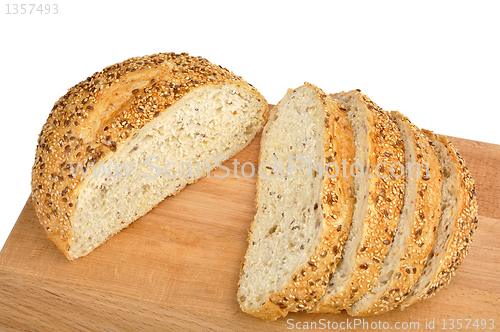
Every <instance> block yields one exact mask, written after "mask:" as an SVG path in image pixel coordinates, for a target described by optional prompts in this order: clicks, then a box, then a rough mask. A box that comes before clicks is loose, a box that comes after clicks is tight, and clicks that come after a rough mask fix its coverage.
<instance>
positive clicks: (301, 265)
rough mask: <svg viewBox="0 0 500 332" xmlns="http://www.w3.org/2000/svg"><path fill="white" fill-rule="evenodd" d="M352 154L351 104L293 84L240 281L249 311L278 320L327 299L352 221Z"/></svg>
mask: <svg viewBox="0 0 500 332" xmlns="http://www.w3.org/2000/svg"><path fill="white" fill-rule="evenodd" d="M353 156H354V143H353V137H352V130H351V126H350V124H349V122H348V121H347V118H346V112H345V110H341V109H340V108H339V105H338V103H337V102H336V101H334V100H333V99H332V98H331V97H330V96H327V95H326V94H325V93H324V92H323V91H321V90H320V89H318V88H317V87H315V86H313V85H311V84H307V83H306V84H305V85H303V86H301V87H299V88H297V89H294V90H289V91H288V92H287V94H286V95H285V97H284V98H283V99H282V100H281V101H280V102H279V103H278V105H276V106H275V107H274V109H273V110H272V111H271V113H270V116H269V120H268V123H267V124H266V126H265V127H264V130H263V134H262V140H261V151H260V157H259V177H258V180H257V198H256V207H257V213H256V215H255V219H254V221H253V222H252V224H251V226H250V232H249V237H248V249H247V252H246V255H245V260H244V264H243V266H242V270H241V276H240V281H239V284H238V294H237V299H238V302H239V305H240V307H241V309H242V310H243V311H244V312H246V313H249V314H251V315H254V316H257V317H260V318H263V319H266V320H275V319H277V318H278V317H280V316H285V315H286V314H287V313H288V312H292V311H299V310H304V309H309V308H311V307H312V306H313V305H314V304H315V303H316V301H317V300H319V299H320V298H321V297H322V295H323V293H324V292H325V289H326V284H327V282H328V278H329V275H330V273H331V271H332V270H333V269H334V268H335V265H336V264H337V262H338V260H339V259H340V254H341V252H342V247H343V244H344V241H345V239H346V237H347V234H348V231H349V227H350V223H351V216H352V208H353V203H354V202H353V193H352V180H353V178H352V177H350V176H341V175H340V174H339V168H338V167H339V166H340V165H341V164H342V161H347V162H352V159H353ZM325 170H326V171H325Z"/></svg>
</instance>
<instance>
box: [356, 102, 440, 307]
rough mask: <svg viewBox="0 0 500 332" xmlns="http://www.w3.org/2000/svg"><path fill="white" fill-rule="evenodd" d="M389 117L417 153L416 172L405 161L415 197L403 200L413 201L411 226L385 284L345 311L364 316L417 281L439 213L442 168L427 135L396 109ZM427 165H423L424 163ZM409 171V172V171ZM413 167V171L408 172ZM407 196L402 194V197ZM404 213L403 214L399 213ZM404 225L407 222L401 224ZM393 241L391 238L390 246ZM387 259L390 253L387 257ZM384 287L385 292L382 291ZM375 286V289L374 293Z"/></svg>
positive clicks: (398, 297) (398, 300) (399, 299)
mask: <svg viewBox="0 0 500 332" xmlns="http://www.w3.org/2000/svg"><path fill="white" fill-rule="evenodd" d="M391 118H392V119H393V120H394V121H395V122H396V123H397V125H398V127H400V128H401V127H402V126H404V127H405V128H404V129H403V128H402V130H405V129H406V131H407V134H409V135H410V136H411V137H409V138H408V140H411V141H412V142H411V143H410V144H409V145H410V146H408V145H405V149H411V152H409V153H411V154H413V155H415V156H416V162H417V163H418V164H419V165H421V167H420V169H419V173H418V174H416V175H415V173H416V171H417V169H416V168H415V167H412V168H411V169H409V165H408V161H409V160H408V161H407V163H406V165H405V169H406V173H405V177H406V180H407V181H408V182H407V186H406V190H414V189H413V188H415V189H416V194H417V196H416V199H415V200H414V198H413V197H411V200H409V201H405V202H404V206H405V205H406V204H411V205H413V206H412V207H410V209H411V208H413V207H414V213H413V214H412V215H409V216H406V215H405V217H406V218H410V219H409V221H410V222H411V225H412V226H411V229H410V231H409V234H408V236H407V237H406V240H405V241H404V243H405V244H404V245H403V246H401V247H400V248H399V249H396V248H391V251H392V249H396V250H402V252H401V253H400V254H398V253H396V252H395V253H394V256H392V255H391V257H390V259H393V260H397V262H394V263H397V264H396V265H393V266H392V267H395V269H393V271H394V272H392V276H391V277H390V279H389V280H388V281H387V284H385V285H383V286H382V285H380V279H379V285H377V286H380V287H383V288H379V287H374V289H372V291H371V292H369V293H367V294H366V295H365V296H364V297H363V298H361V300H360V301H358V302H356V303H355V304H354V306H353V307H352V308H351V309H349V310H348V311H347V312H348V313H349V314H350V315H354V316H367V315H373V314H376V315H378V314H382V313H384V312H387V311H389V310H392V309H394V308H395V307H397V305H398V304H399V303H401V302H402V301H403V299H404V298H405V297H406V296H407V295H408V294H409V292H410V289H411V287H412V286H413V285H414V284H415V283H416V282H417V280H418V278H419V276H420V274H421V272H422V270H423V268H424V266H425V263H426V261H427V256H428V254H429V252H430V251H431V249H432V246H433V244H434V238H435V235H436V231H437V226H438V223H439V219H440V216H441V183H442V170H441V166H440V164H439V160H438V157H437V155H436V152H435V151H434V149H433V148H432V146H431V145H430V143H429V141H428V139H427V137H426V136H425V135H424V134H423V133H422V132H421V131H420V129H419V128H417V127H416V126H415V125H414V124H413V123H411V122H410V120H409V119H408V118H407V117H405V116H404V115H402V114H401V113H399V112H391ZM426 165H427V166H428V168H427V169H426V167H427V166H426ZM408 171H410V173H408ZM411 171H413V173H411ZM410 186H411V188H410ZM406 198H407V196H405V199H406ZM401 217H403V214H402V215H401ZM404 226H406V225H404ZM400 227H401V221H400V224H399V225H398V230H397V234H401V233H403V230H400V229H399V228H400ZM395 243H396V242H394V244H393V246H394V245H395ZM386 259H389V255H388V256H387V257H386ZM384 263H385V262H384ZM384 289H385V292H384ZM375 290H378V292H377V293H373V292H374V291H375Z"/></svg>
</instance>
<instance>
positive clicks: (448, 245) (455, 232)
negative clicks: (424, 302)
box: [401, 130, 477, 309]
mask: <svg viewBox="0 0 500 332" xmlns="http://www.w3.org/2000/svg"><path fill="white" fill-rule="evenodd" d="M424 133H425V134H426V136H427V137H428V138H429V140H430V142H431V144H432V146H433V147H434V149H435V151H436V152H437V156H438V158H439V162H440V163H441V167H442V169H443V184H442V189H441V210H442V213H441V219H440V221H439V226H438V229H437V234H436V239H435V242H434V246H433V248H432V251H431V252H430V254H429V255H428V257H427V260H426V264H425V268H424V270H423V272H422V274H421V275H420V278H419V279H418V282H416V283H415V285H414V286H413V288H412V289H411V291H410V294H409V295H408V297H406V299H405V300H404V302H403V303H402V304H401V309H404V308H406V307H408V306H410V305H411V304H413V303H415V302H417V301H419V300H421V299H425V298H427V297H430V296H432V295H434V294H435V292H436V291H437V290H438V289H440V288H442V287H443V286H444V285H446V284H447V283H448V282H449V281H450V279H451V277H452V276H453V275H454V274H455V272H456V270H457V269H458V267H459V266H460V264H461V263H462V261H463V259H464V258H465V256H466V255H467V252H468V250H469V247H470V244H471V238H472V235H473V234H474V230H475V229H476V228H477V201H476V191H475V189H474V181H473V180H472V178H471V176H470V173H469V170H468V169H467V167H466V166H465V162H464V160H463V159H462V158H461V157H460V155H459V153H458V152H457V150H456V149H455V147H454V146H453V145H452V144H451V143H450V142H449V141H448V139H447V138H446V136H443V135H437V134H434V133H432V132H430V131H427V130H424Z"/></svg>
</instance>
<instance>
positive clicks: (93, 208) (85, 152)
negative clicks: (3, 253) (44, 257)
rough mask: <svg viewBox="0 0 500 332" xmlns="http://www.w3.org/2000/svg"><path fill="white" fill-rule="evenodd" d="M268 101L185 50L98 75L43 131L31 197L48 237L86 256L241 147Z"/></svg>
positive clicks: (62, 103)
mask: <svg viewBox="0 0 500 332" xmlns="http://www.w3.org/2000/svg"><path fill="white" fill-rule="evenodd" d="M267 107H268V106H267V102H266V100H265V99H264V97H262V95H260V94H259V93H258V92H257V90H256V89H255V88H253V87H251V86H250V85H249V84H248V83H246V82H245V81H243V80H242V79H241V78H240V77H238V76H236V75H234V74H232V73H231V72H229V71H228V70H227V69H224V68H222V67H220V66H216V65H213V64H211V63H210V62H208V61H207V60H205V59H203V58H200V57H191V56H189V55H187V54H185V53H183V54H174V53H162V54H155V55H151V56H145V57H139V58H132V59H129V60H126V61H124V62H122V63H119V64H116V65H113V66H110V67H107V68H105V69H104V70H103V71H101V72H98V73H95V74H94V75H92V76H91V77H89V78H88V79H87V80H85V81H83V82H81V83H79V84H77V85H76V86H74V87H73V88H71V89H70V90H69V91H68V93H67V94H66V95H65V96H63V97H61V98H60V100H59V101H58V102H57V103H56V104H55V105H54V108H53V110H52V112H51V113H50V115H49V118H48V120H47V122H46V124H45V125H44V127H43V129H42V132H41V134H40V137H39V142H38V147H37V152H36V161H35V164H34V165H33V169H32V197H33V202H34V204H35V210H36V212H37V216H38V218H39V219H40V222H41V224H42V225H43V227H44V229H45V231H46V232H47V235H48V237H49V238H50V239H51V240H52V241H53V242H54V243H55V244H56V245H57V246H58V248H59V249H60V250H61V251H62V252H63V253H64V254H65V255H66V256H67V257H68V258H69V259H75V258H77V257H80V256H84V255H87V254H88V253H89V252H91V251H92V250H93V249H95V248H96V247H97V246H99V245H101V244H102V243H103V242H105V241H106V240H107V239H108V238H109V237H111V236H112V235H114V234H115V233H117V232H118V231H120V230H121V229H123V228H124V227H126V226H127V225H129V224H130V223H131V222H133V221H134V220H136V219H138V218H139V217H141V216H142V215H144V214H145V213H147V212H148V211H149V210H151V209H152V208H153V207H154V206H155V205H157V204H158V203H159V202H160V201H161V200H163V199H164V198H165V197H167V196H169V195H173V194H176V193H177V192H179V191H180V190H181V189H182V188H184V187H185V186H186V185H187V184H188V183H192V182H195V181H196V180H197V179H199V178H200V177H203V176H205V175H206V174H207V172H209V171H210V170H213V169H214V168H215V167H217V166H218V165H220V164H221V163H222V162H224V161H225V160H226V159H228V158H230V157H232V156H233V155H234V154H235V153H236V152H238V151H240V150H241V149H243V148H244V147H245V146H246V145H247V144H248V143H249V142H250V141H251V140H252V138H253V137H254V136H255V134H256V133H257V132H258V131H259V130H260V129H261V128H262V126H263V123H264V114H265V112H266V110H267Z"/></svg>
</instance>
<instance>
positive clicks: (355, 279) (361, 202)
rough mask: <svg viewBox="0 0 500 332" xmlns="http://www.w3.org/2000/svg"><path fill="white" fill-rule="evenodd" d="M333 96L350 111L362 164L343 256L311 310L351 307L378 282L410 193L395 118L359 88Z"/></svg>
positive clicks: (348, 115) (356, 183)
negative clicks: (407, 195)
mask: <svg viewBox="0 0 500 332" xmlns="http://www.w3.org/2000/svg"><path fill="white" fill-rule="evenodd" d="M333 97H334V98H335V99H337V100H338V101H339V102H340V103H341V105H342V107H343V108H345V109H346V110H347V118H348V119H349V121H350V123H351V126H352V129H353V135H354V139H355V143H356V156H355V163H357V164H353V165H354V166H357V165H359V166H361V169H360V170H358V171H359V172H360V173H359V174H357V175H355V180H354V190H355V192H354V195H355V197H356V204H355V206H354V212H353V215H352V226H351V229H350V232H349V236H348V238H347V241H346V244H345V247H344V251H343V253H342V260H341V262H340V263H339V266H338V268H337V269H336V270H335V272H334V273H333V274H332V276H331V278H330V281H329V284H328V288H327V290H326V294H325V296H324V297H323V298H322V299H321V300H320V301H319V303H318V304H317V305H316V307H315V308H314V309H312V310H311V312H340V311H341V310H347V309H350V308H351V306H352V305H353V304H354V303H355V302H356V301H357V300H359V299H360V298H361V296H363V295H364V294H365V293H366V292H368V291H369V290H370V289H371V288H372V287H373V286H374V285H375V284H376V283H377V279H378V277H379V275H380V268H381V266H382V264H383V260H384V258H385V256H386V255H387V253H388V252H389V250H390V248H391V244H392V241H393V239H394V235H395V232H396V226H397V223H398V219H399V214H400V211H401V206H402V202H403V195H404V184H405V182H404V176H401V172H402V171H403V166H402V165H403V164H404V162H405V158H404V147H403V141H402V139H401V134H400V132H399V130H398V128H397V126H396V125H395V123H394V122H393V121H392V120H391V119H390V118H389V115H388V114H387V113H386V112H385V111H384V110H382V109H381V108H380V107H378V106H377V105H376V104H375V103H374V102H373V101H371V100H370V99H369V98H368V97H367V96H365V95H363V94H362V93H361V92H359V91H356V90H353V91H350V92H347V93H345V92H344V93H340V94H336V95H333ZM353 165H351V166H353ZM353 169H355V168H354V167H353ZM391 172H392V174H391Z"/></svg>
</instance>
